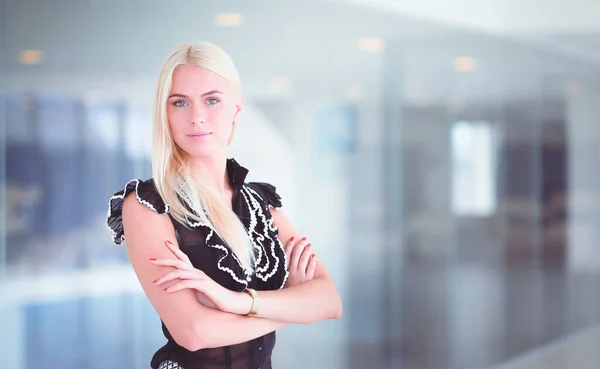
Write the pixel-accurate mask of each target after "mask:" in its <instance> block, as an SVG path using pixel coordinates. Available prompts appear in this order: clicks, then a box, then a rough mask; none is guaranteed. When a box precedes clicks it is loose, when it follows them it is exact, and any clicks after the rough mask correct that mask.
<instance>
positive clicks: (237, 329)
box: [123, 196, 285, 351]
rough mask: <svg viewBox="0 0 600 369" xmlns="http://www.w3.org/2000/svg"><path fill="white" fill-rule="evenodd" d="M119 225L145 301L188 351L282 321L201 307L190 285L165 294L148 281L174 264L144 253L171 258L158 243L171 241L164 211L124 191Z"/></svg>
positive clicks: (258, 332) (256, 333)
mask: <svg viewBox="0 0 600 369" xmlns="http://www.w3.org/2000/svg"><path fill="white" fill-rule="evenodd" d="M123 227H124V230H125V234H126V247H127V253H128V255H129V259H130V261H131V264H132V266H133V269H134V271H135V273H136V275H137V277H138V279H139V281H140V284H141V285H142V288H143V290H144V292H145V293H146V296H147V297H148V299H149V300H150V303H151V304H152V306H153V307H154V309H155V310H156V312H157V313H158V315H159V316H160V318H161V319H162V321H163V322H164V323H165V325H166V327H167V328H168V330H169V332H170V333H171V335H172V336H173V338H174V339H175V341H176V342H177V343H178V344H179V345H180V346H182V347H184V348H186V349H187V350H190V351H196V350H199V349H202V348H209V347H220V346H226V345H231V344H237V343H241V342H246V341H249V340H251V339H254V338H257V337H260V336H263V335H265V334H267V333H269V332H272V331H274V330H276V329H277V328H279V327H282V326H284V325H285V323H283V322H279V321H275V320H270V319H263V318H250V317H246V316H240V315H236V314H231V313H225V312H222V311H220V310H216V309H211V308H208V307H205V306H203V305H202V304H200V303H199V302H198V300H197V299H196V294H195V292H194V291H193V290H191V289H184V290H181V291H176V292H172V293H165V292H164V291H163V288H164V287H168V286H171V285H174V284H177V283H178V282H179V281H178V280H173V281H170V282H169V283H168V284H165V285H162V286H157V285H155V284H153V283H152V282H153V281H154V280H155V279H157V278H158V277H159V276H161V275H164V274H165V273H168V272H170V271H172V270H174V269H175V268H173V267H165V266H158V265H154V264H152V263H150V262H148V260H149V258H165V259H169V258H170V259H176V257H175V256H174V254H173V253H172V252H171V251H170V250H169V249H168V248H167V247H165V246H164V240H175V231H174V229H173V225H172V224H171V221H170V219H169V217H168V215H164V214H162V215H161V214H157V213H156V212H154V211H152V210H150V209H149V208H148V207H147V206H144V205H142V204H140V203H138V202H137V200H136V197H135V196H127V198H126V199H125V201H124V204H123Z"/></svg>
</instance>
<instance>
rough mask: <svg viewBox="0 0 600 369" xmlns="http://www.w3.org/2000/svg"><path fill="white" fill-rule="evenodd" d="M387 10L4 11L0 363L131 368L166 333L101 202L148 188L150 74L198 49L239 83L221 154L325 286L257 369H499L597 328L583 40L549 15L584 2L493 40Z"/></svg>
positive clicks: (59, 6)
mask: <svg viewBox="0 0 600 369" xmlns="http://www.w3.org/2000/svg"><path fill="white" fill-rule="evenodd" d="M382 4H383V2H361V1H352V2H350V1H325V0H322V1H318V0H310V1H303V2H292V1H274V0H273V1H271V0H267V1H261V2H247V1H230V2H227V4H225V3H223V2H219V1H202V2H198V1H183V2H179V3H177V4H175V3H162V2H160V3H159V2H153V3H143V4H142V3H141V2H135V1H134V2H117V1H113V0H109V1H101V2H100V1H85V2H77V1H72V0H59V1H54V2H46V1H41V0H25V1H22V0H21V1H17V0H8V1H6V2H4V3H2V4H0V10H1V11H0V13H1V16H0V19H1V21H2V22H1V24H0V26H1V27H0V36H1V37H0V80H1V81H2V84H1V85H0V88H1V90H0V97H1V99H2V100H1V104H0V134H1V135H0V153H1V154H2V156H1V158H0V220H1V221H0V236H1V237H0V331H2V332H3V333H4V334H2V335H0V336H1V338H0V364H4V365H3V366H5V367H10V368H15V369H16V368H23V369H25V368H40V367H48V368H65V369H67V368H107V367H110V368H123V369H125V368H132V367H136V368H137V367H149V360H150V357H151V356H152V354H153V353H154V352H155V351H156V350H157V349H158V348H159V347H160V346H162V345H163V344H164V342H165V339H164V337H163V335H162V332H161V330H160V321H159V318H158V316H157V314H156V313H155V312H154V310H153V308H152V306H151V305H150V304H149V302H148V301H147V299H146V298H145V296H144V294H143V291H142V290H141V288H140V286H139V282H138V281H137V279H136V276H135V274H134V273H133V270H132V269H131V266H130V264H129V260H128V258H127V254H126V252H125V249H124V248H123V247H117V246H115V245H113V244H112V243H111V238H110V233H109V231H108V229H107V227H106V213H107V210H108V200H109V198H110V197H111V196H112V194H113V193H115V192H117V191H119V190H120V189H122V188H123V187H124V185H125V183H126V182H127V181H128V180H129V179H132V178H142V179H147V178H149V177H150V176H151V173H150V169H149V155H150V151H151V143H152V136H151V125H152V122H151V119H152V108H153V105H152V104H153V94H154V88H155V85H154V84H155V81H156V77H157V73H158V70H159V67H160V63H161V62H162V61H163V59H164V57H165V56H166V54H167V53H168V52H169V51H170V50H171V49H173V48H174V47H175V46H177V45H178V44H180V43H184V42H190V41H194V40H208V41H212V42H215V43H216V44H218V45H220V46H222V47H223V48H224V49H225V50H226V51H228V52H229V53H230V55H231V56H232V58H233V59H234V61H235V62H236V65H237V67H238V69H239V71H240V74H241V77H242V82H243V87H244V91H245V108H244V112H243V116H242V118H241V119H240V128H239V132H238V136H237V137H236V141H235V142H234V145H233V147H232V148H231V153H230V156H232V157H235V158H236V159H237V160H238V161H239V162H240V163H241V164H242V165H244V166H246V167H248V168H249V169H250V175H249V180H260V181H264V182H271V183H273V184H274V185H276V186H277V188H278V191H279V192H280V194H281V195H282V197H283V201H284V209H285V210H286V212H288V214H289V215H290V217H291V219H292V220H293V222H294V224H295V225H296V227H297V229H299V230H300V232H302V233H303V234H305V235H306V236H307V237H308V238H309V239H311V241H312V243H313V245H314V246H315V249H316V251H317V253H318V254H319V257H320V258H321V260H323V262H324V264H325V265H326V266H327V268H328V270H329V272H330V273H331V275H332V277H333V278H334V279H335V281H336V284H337V286H338V288H339V290H340V292H341V294H342V297H343V301H344V315H343V317H342V318H341V319H339V320H335V321H325V322H320V323H316V324H313V325H307V326H304V325H299V326H293V325H291V326H286V327H284V328H282V329H281V330H280V331H279V332H278V340H277V347H276V349H275V353H274V363H275V367H276V368H290V369H293V368H328V369H331V368H340V369H341V368H353V369H362V368H382V369H384V368H385V369H388V368H390V369H391V368H404V369H446V368H447V369H454V368H461V369H462V368H494V367H496V366H497V365H502V364H507V363H513V362H518V361H519V359H520V358H522V357H526V356H527V355H531V354H532V353H534V352H541V351H543V350H545V348H547V347H552V345H553V343H555V342H567V341H569V339H570V338H571V337H577V336H578V335H579V334H580V333H581V332H587V331H589V330H591V329H594V328H596V327H598V323H599V322H600V292H598V288H597V286H598V283H599V282H600V247H599V246H598V245H597V244H596V243H597V242H596V240H597V239H598V229H600V227H599V226H600V190H599V189H598V188H600V187H598V186H597V183H600V167H599V166H598V165H597V162H598V159H599V158H600V148H598V147H600V146H599V144H600V129H599V127H600V126H599V125H598V122H597V118H596V117H597V116H600V108H598V107H599V106H600V104H598V103H599V102H600V94H599V91H600V77H598V76H599V75H600V73H599V72H600V66H599V65H598V62H597V60H600V59H599V56H598V55H597V52H596V51H595V49H594V48H593V45H594V44H597V42H598V40H599V39H600V38H599V37H600V36H598V35H599V34H600V33H598V30H595V31H594V30H592V31H589V30H587V31H586V30H582V31H578V32H574V31H573V30H572V28H569V27H567V26H566V25H565V24H566V22H567V21H572V22H573V24H576V23H577V22H578V19H583V18H578V17H576V16H574V14H581V15H584V14H592V13H594V12H593V11H592V10H593V9H592V8H593V7H592V5H583V4H581V5H579V6H577V5H576V4H572V6H571V7H570V8H569V9H570V11H569V12H568V13H565V18H564V19H566V20H564V21H563V22H562V23H561V22H556V24H548V23H547V22H546V21H547V20H548V19H550V18H551V17H550V13H548V14H546V13H544V12H550V11H551V10H544V9H542V8H541V7H540V8H539V9H535V10H536V13H535V14H534V15H531V17H530V18H528V19H529V20H528V21H527V22H525V23H524V25H528V26H530V27H529V28H528V30H526V31H523V30H521V31H520V33H519V30H512V31H510V30H509V29H508V28H509V25H510V24H517V23H518V24H520V23H519V22H523V19H524V18H523V14H525V12H527V11H531V10H532V9H531V6H530V5H531V4H529V5H527V6H526V5H518V6H517V5H515V4H512V3H511V4H508V2H506V4H504V3H503V5H502V6H501V7H500V8H501V9H500V10H501V11H499V14H498V16H497V17H498V18H497V19H499V22H500V21H502V22H505V23H504V25H505V26H506V28H507V29H505V30H504V32H490V31H489V29H484V28H478V27H479V26H480V25H481V24H480V23H483V22H480V23H477V22H474V21H473V23H472V24H467V23H465V22H462V23H461V22H456V21H451V19H449V18H444V19H442V18H443V17H441V18H440V17H439V16H440V13H439V12H438V13H435V12H434V13H431V14H429V16H423V14H420V15H418V12H411V11H409V10H410V9H409V8H410V6H409V5H406V6H405V7H404V6H401V7H396V8H393V9H392V8H386V7H385V6H384V5H382ZM406 4H409V3H408V2H407V3H406ZM448 4H450V5H449V6H452V7H455V8H461V9H462V7H463V6H464V4H462V1H460V0H451V1H450V2H449V3H448ZM415 6H416V5H415ZM421 10H423V9H421ZM497 10H498V9H497ZM477 11H478V9H469V12H474V13H472V19H477V15H478V14H479V13H477ZM489 11H490V9H488V8H485V9H482V10H481V12H482V13H481V15H482V16H484V15H486V16H490V12H489ZM597 14H600V11H599V12H597ZM501 18H502V19H501ZM494 19H496V18H494ZM511 20H512V21H511ZM584 20H587V21H589V22H590V23H593V22H591V20H590V19H589V17H588V18H585V19H584ZM542 21H543V22H542ZM544 22H546V23H544ZM457 23H458V24H457ZM542 23H544V24H543V25H544V27H541V24H542ZM596 24H600V19H599V20H598V22H597V23H596ZM521 26H523V25H521ZM538 26H539V28H536V27H538ZM521 28H522V27H521ZM532 36H535V37H532ZM590 45H592V46H590ZM594 53H596V54H594ZM315 214H318V215H315ZM597 343H600V342H597ZM588 344H589V340H588ZM592 346H594V345H592ZM596 346H597V345H596ZM588 354H589V355H588ZM589 358H591V352H589V353H587V352H585V351H582V353H581V354H579V355H578V356H577V359H576V360H577V361H576V362H575V363H569V364H565V366H563V367H565V368H574V367H577V365H581V366H585V365H586V360H588V359H589ZM590 360H591V359H590ZM0 366H2V365H0ZM533 367H535V366H533ZM536 368H542V367H536ZM545 368H546V367H545Z"/></svg>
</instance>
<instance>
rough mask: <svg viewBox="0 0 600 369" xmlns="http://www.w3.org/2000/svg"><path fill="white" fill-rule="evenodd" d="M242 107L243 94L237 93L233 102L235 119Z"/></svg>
mask: <svg viewBox="0 0 600 369" xmlns="http://www.w3.org/2000/svg"><path fill="white" fill-rule="evenodd" d="M243 107H244V95H242V94H239V95H237V99H236V102H235V119H237V117H238V116H239V114H240V113H241V112H242V110H243Z"/></svg>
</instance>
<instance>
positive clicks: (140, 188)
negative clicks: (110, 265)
mask: <svg viewBox="0 0 600 369" xmlns="http://www.w3.org/2000/svg"><path fill="white" fill-rule="evenodd" d="M227 173H228V177H229V181H230V183H231V186H232V187H233V190H234V192H233V198H232V205H233V211H234V212H235V213H236V214H237V216H238V217H239V219H240V220H241V222H242V223H243V225H244V227H245V228H246V229H247V232H248V237H250V240H251V241H252V244H253V245H254V248H255V251H256V255H257V262H256V266H255V271H254V273H253V274H252V273H248V272H247V271H246V270H245V268H244V267H243V266H242V265H241V264H240V262H239V260H238V259H237V258H236V257H235V255H234V254H233V253H232V252H231V249H230V248H229V247H227V246H225V245H223V242H222V241H221V240H220V238H219V236H217V234H216V233H215V232H214V230H213V229H212V228H211V227H210V226H209V225H207V224H202V223H192V222H188V224H187V227H186V226H184V225H183V224H181V223H179V222H177V221H176V220H175V219H173V217H170V218H171V222H172V223H173V226H174V228H175V234H176V237H177V241H178V243H179V247H180V249H181V250H182V251H183V252H184V253H185V254H187V255H188V257H189V259H190V261H191V262H192V264H193V265H194V267H195V268H197V269H200V270H202V271H203V272H205V273H206V274H207V275H208V276H209V277H210V278H212V279H213V280H214V281H216V282H217V283H219V284H220V285H222V286H223V287H225V288H228V289H230V290H233V291H243V290H244V289H245V288H246V287H250V288H254V289H256V290H258V291H261V290H276V289H281V288H283V286H284V284H285V281H286V279H287V277H288V274H289V272H288V270H287V267H286V265H287V260H286V254H285V252H284V249H283V246H282V244H281V242H280V241H279V239H278V238H277V235H278V231H277V228H276V227H275V226H274V225H273V218H272V216H271V213H270V211H269V209H270V208H280V207H281V198H280V197H279V195H278V194H277V192H276V189H275V187H273V186H272V185H270V184H268V183H260V182H252V183H245V179H246V176H247V174H248V170H247V169H246V168H244V167H242V166H241V165H239V164H238V163H237V162H236V161H235V160H234V159H228V160H227ZM132 192H135V196H136V198H137V200H138V202H140V203H141V204H144V205H146V206H148V207H149V208H150V209H152V210H154V211H155V212H157V213H159V214H165V213H167V214H168V213H169V205H168V204H165V203H164V202H163V201H162V199H161V197H160V196H159V194H158V192H157V191H156V188H155V186H154V182H153V180H152V179H149V180H147V181H142V180H139V179H134V180H131V181H129V182H128V183H127V185H126V186H125V189H124V190H122V191H119V192H117V193H115V194H114V196H112V197H111V199H110V201H109V213H108V220H107V224H108V227H109V229H110V231H111V233H112V238H113V241H114V243H115V244H117V245H120V244H121V242H123V241H124V240H125V235H124V232H123V223H122V217H121V211H122V207H123V201H124V199H125V197H126V196H127V195H129V194H130V193H132ZM161 323H162V330H163V333H164V335H165V337H166V338H167V343H166V344H165V345H164V346H163V347H161V348H160V349H159V350H158V351H157V352H156V353H155V354H154V356H153V358H152V360H151V366H152V368H153V369H176V368H183V369H221V368H224V369H249V368H253V369H259V368H261V369H270V368H271V354H272V351H273V347H274V345H275V332H272V333H269V334H266V335H264V336H262V337H258V338H256V339H253V340H251V341H248V342H245V343H241V344H236V345H230V346H225V347H219V348H209V349H202V350H198V351H194V352H191V351H188V350H187V349H185V348H183V347H181V346H179V345H178V344H177V343H176V342H175V340H174V339H173V337H172V336H171V334H170V333H169V331H168V329H167V327H166V326H165V324H164V323H163V322H161Z"/></svg>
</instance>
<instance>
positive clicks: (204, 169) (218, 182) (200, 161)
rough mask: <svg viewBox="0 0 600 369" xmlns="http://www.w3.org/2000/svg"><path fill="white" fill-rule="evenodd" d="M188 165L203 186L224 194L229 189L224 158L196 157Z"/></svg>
mask: <svg viewBox="0 0 600 369" xmlns="http://www.w3.org/2000/svg"><path fill="white" fill-rule="evenodd" d="M190 165H191V168H192V170H193V171H194V173H195V174H196V175H197V176H198V177H199V178H200V179H201V180H202V183H203V184H204V186H206V187H208V188H209V189H211V190H213V191H215V193H216V194H218V195H221V196H225V195H226V194H228V193H229V192H230V191H231V185H230V183H229V176H228V175H227V160H226V159H225V158H221V157H219V158H210V159H209V158H197V159H194V160H192V161H191V162H190Z"/></svg>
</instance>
